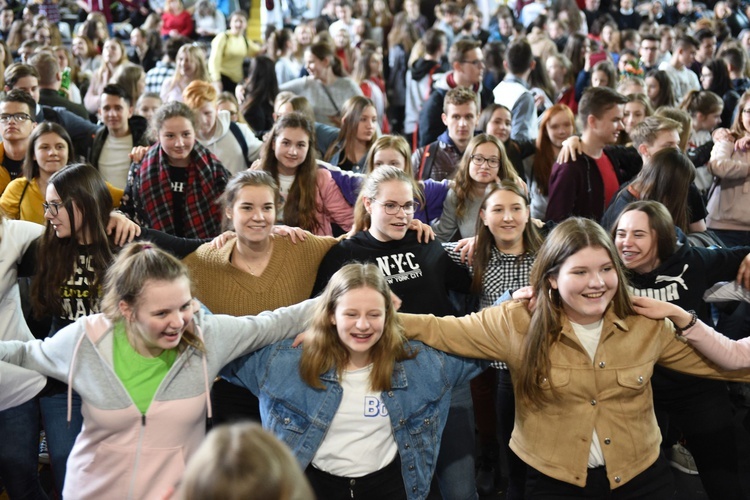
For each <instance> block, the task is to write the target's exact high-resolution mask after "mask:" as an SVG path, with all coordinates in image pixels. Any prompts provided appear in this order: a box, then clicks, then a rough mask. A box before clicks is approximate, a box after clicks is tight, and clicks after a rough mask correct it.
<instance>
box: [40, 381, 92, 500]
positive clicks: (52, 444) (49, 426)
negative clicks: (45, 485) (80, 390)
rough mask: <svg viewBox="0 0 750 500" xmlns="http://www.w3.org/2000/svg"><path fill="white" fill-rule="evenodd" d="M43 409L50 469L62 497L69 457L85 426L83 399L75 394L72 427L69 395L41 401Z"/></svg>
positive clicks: (49, 397)
mask: <svg viewBox="0 0 750 500" xmlns="http://www.w3.org/2000/svg"><path fill="white" fill-rule="evenodd" d="M39 405H40V407H41V409H42V422H43V423H44V430H45V432H46V433H47V448H49V460H50V467H51V469H52V477H53V479H54V482H55V489H56V490H57V492H58V494H59V495H60V496H61V497H62V491H63V485H64V484H65V470H66V467H67V463H68V456H69V455H70V451H71V450H72V449H73V445H74V444H75V442H76V438H77V437H78V433H80V432H81V427H82V426H83V415H81V398H80V396H79V395H78V394H76V393H75V392H74V393H73V408H72V414H71V420H70V425H68V421H67V418H68V394H67V392H63V393H59V394H55V395H53V396H48V397H44V398H40V399H39Z"/></svg>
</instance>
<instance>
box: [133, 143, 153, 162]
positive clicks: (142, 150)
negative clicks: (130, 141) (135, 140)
mask: <svg viewBox="0 0 750 500" xmlns="http://www.w3.org/2000/svg"><path fill="white" fill-rule="evenodd" d="M146 151H148V148H147V147H146V146H136V147H134V148H133V149H131V150H130V154H128V156H129V157H130V161H132V162H133V163H140V162H142V161H143V158H144V157H145V156H146Z"/></svg>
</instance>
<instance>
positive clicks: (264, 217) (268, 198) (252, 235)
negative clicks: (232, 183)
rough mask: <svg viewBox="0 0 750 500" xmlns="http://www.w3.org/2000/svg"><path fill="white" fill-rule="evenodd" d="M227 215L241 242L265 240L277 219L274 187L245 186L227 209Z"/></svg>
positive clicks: (251, 242) (253, 242) (250, 242)
mask: <svg viewBox="0 0 750 500" xmlns="http://www.w3.org/2000/svg"><path fill="white" fill-rule="evenodd" d="M226 215H227V218H228V219H230V220H231V221H232V227H233V229H234V231H235V232H236V233H237V238H238V240H239V241H240V242H241V243H244V244H246V245H248V244H255V243H258V242H261V241H265V240H266V239H267V238H268V237H269V236H270V235H271V230H272V229H273V225H274V222H275V221H276V205H275V203H274V193H273V189H271V188H270V187H268V186H245V187H243V188H242V189H240V190H239V192H238V193H237V197H236V199H235V201H234V204H233V205H232V207H231V208H227V209H226Z"/></svg>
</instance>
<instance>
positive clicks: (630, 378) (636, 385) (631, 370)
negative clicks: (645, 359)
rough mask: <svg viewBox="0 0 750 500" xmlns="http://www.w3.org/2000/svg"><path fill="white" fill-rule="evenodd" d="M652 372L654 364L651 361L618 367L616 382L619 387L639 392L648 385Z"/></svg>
mask: <svg viewBox="0 0 750 500" xmlns="http://www.w3.org/2000/svg"><path fill="white" fill-rule="evenodd" d="M653 373H654V365H653V364H652V363H645V364H642V365H638V366H632V367H628V368H618V369H617V383H618V384H619V385H620V387H624V388H626V389H632V390H634V391H638V392H640V391H643V390H644V389H645V388H646V387H648V385H649V382H650V381H651V375H652V374H653Z"/></svg>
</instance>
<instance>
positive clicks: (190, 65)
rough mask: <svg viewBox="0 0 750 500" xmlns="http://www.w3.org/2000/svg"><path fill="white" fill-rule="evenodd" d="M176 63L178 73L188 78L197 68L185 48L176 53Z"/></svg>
mask: <svg viewBox="0 0 750 500" xmlns="http://www.w3.org/2000/svg"><path fill="white" fill-rule="evenodd" d="M176 63H177V69H178V70H179V71H180V73H181V74H182V75H183V76H186V77H188V78H190V77H192V76H194V75H195V71H196V70H197V69H198V64H197V63H196V62H195V61H194V60H193V57H192V56H191V55H190V54H189V53H188V52H187V51H186V50H180V52H179V54H177V61H176Z"/></svg>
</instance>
